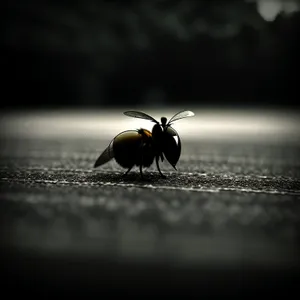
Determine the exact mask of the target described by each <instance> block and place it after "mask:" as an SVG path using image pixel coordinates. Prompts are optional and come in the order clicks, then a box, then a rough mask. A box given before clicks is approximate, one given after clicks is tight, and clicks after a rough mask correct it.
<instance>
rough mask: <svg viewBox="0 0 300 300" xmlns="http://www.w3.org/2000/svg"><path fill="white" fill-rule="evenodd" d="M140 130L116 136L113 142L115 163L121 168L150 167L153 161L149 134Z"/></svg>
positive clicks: (128, 131)
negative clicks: (141, 165)
mask: <svg viewBox="0 0 300 300" xmlns="http://www.w3.org/2000/svg"><path fill="white" fill-rule="evenodd" d="M149 133H150V132H148V131H144V130H143V129H142V130H139V131H137V130H127V131H124V132H122V133H120V134H119V135H117V136H116V137H115V139H114V141H113V152H114V158H115V160H116V162H117V163H118V164H119V165H120V166H122V167H123V168H130V167H132V166H134V165H137V166H139V165H140V164H141V163H142V164H143V166H150V165H151V164H152V162H153V160H154V155H153V151H152V148H151V140H150V139H151V133H150V136H149Z"/></svg>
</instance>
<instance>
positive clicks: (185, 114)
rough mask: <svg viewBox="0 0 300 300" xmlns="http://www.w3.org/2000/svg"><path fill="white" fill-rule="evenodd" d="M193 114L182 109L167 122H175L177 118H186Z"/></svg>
mask: <svg viewBox="0 0 300 300" xmlns="http://www.w3.org/2000/svg"><path fill="white" fill-rule="evenodd" d="M194 115H195V114H194V113H193V112H192V111H190V110H182V111H180V112H178V113H177V114H175V115H174V116H173V117H172V118H171V119H170V120H169V122H168V124H171V122H175V121H177V120H179V119H183V118H187V117H193V116H194Z"/></svg>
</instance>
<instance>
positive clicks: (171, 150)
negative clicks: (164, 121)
mask: <svg viewBox="0 0 300 300" xmlns="http://www.w3.org/2000/svg"><path fill="white" fill-rule="evenodd" d="M162 151H163V153H164V155H165V157H166V159H167V161H168V162H169V163H170V164H171V165H172V167H173V168H174V169H175V170H176V164H177V162H178V160H179V157H180V154H181V141H180V137H179V135H178V133H177V132H176V130H175V129H173V128H172V127H168V128H167V129H166V130H165V131H164V141H163V147H162Z"/></svg>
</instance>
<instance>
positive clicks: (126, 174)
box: [123, 166, 133, 176]
mask: <svg viewBox="0 0 300 300" xmlns="http://www.w3.org/2000/svg"><path fill="white" fill-rule="evenodd" d="M132 168H133V166H131V167H130V168H129V169H128V170H127V171H126V172H125V173H124V174H123V176H126V175H127V174H128V173H129V172H130V170H131V169H132Z"/></svg>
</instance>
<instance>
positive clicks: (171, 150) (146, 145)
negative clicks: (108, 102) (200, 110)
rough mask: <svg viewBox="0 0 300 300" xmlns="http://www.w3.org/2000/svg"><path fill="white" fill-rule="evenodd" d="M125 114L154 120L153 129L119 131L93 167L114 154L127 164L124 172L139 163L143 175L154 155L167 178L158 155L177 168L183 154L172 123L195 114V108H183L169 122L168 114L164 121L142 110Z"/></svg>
mask: <svg viewBox="0 0 300 300" xmlns="http://www.w3.org/2000/svg"><path fill="white" fill-rule="evenodd" d="M124 115H126V116H129V117H133V118H140V119H146V120H149V121H151V122H154V123H155V124H154V125H153V127H152V131H151V132H150V131H149V130H147V129H144V128H140V129H137V130H126V131H123V132H121V133H119V134H118V135H117V136H115V137H114V138H113V139H112V140H111V142H110V143H109V145H108V147H107V148H106V149H105V150H104V151H103V152H102V154H101V155H100V156H99V157H98V158H97V160H96V162H95V164H94V168H96V167H99V166H101V165H103V164H105V163H107V162H108V161H110V160H111V159H113V158H115V160H116V162H117V163H118V164H119V165H120V166H121V167H123V168H127V171H126V172H125V174H124V175H126V174H128V173H129V172H130V170H131V169H132V168H133V167H134V166H135V165H136V166H138V167H139V169H140V174H141V177H142V178H143V171H142V168H143V167H146V168H147V167H150V166H151V165H152V163H153V162H154V159H155V162H156V167H157V169H158V171H159V174H160V175H161V177H163V178H166V176H165V175H164V174H163V173H162V172H161V170H160V167H159V159H161V161H162V162H163V160H164V157H165V158H166V159H167V161H168V162H169V163H170V165H171V166H172V167H173V168H174V169H175V170H177V168H176V164H177V162H178V160H179V158H180V155H181V140H180V137H179V135H178V133H177V132H176V130H175V129H174V128H173V127H171V125H172V123H173V122H175V121H177V120H180V119H183V118H187V117H192V116H194V115H195V114H194V113H193V112H192V111H188V110H182V111H180V112H178V113H176V114H175V115H174V116H173V117H172V118H171V119H170V120H169V122H168V123H167V118H166V117H161V123H159V122H158V121H157V120H155V119H154V118H153V117H151V116H150V115H148V114H146V113H144V112H141V111H134V110H132V111H125V112H124Z"/></svg>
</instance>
